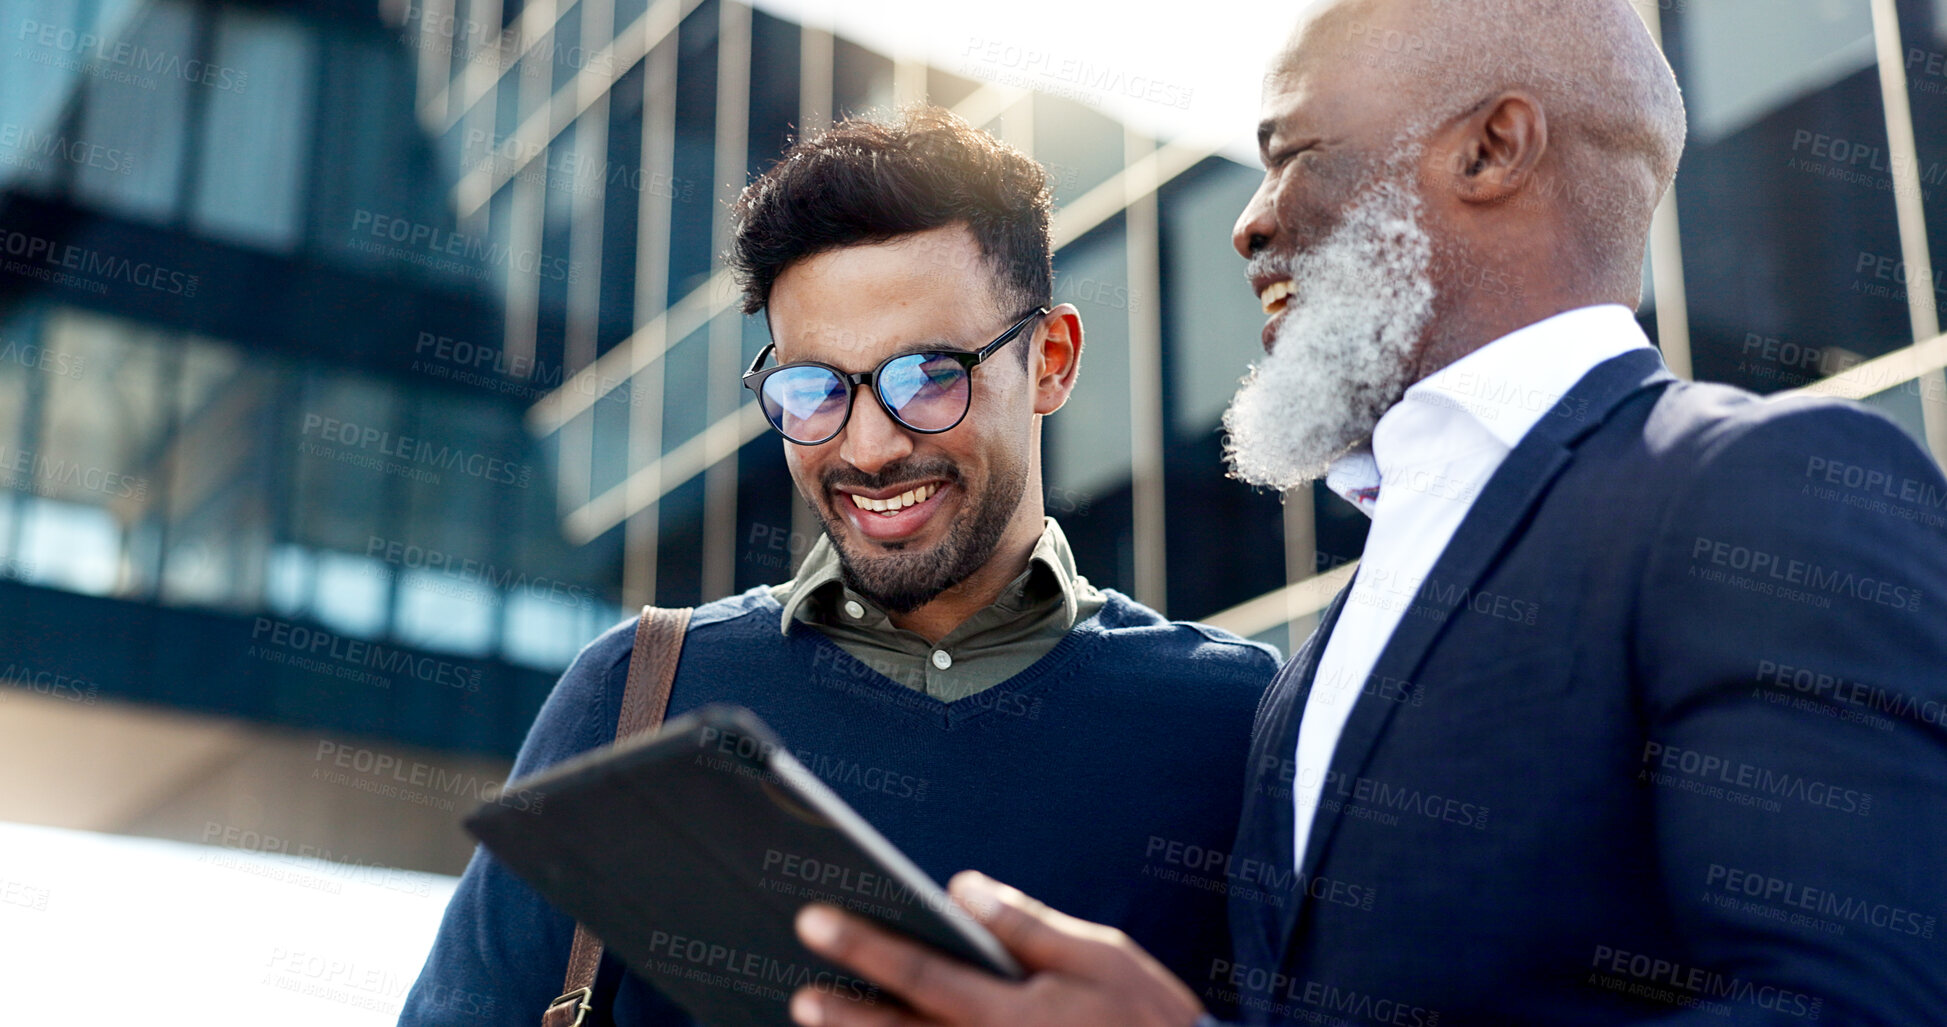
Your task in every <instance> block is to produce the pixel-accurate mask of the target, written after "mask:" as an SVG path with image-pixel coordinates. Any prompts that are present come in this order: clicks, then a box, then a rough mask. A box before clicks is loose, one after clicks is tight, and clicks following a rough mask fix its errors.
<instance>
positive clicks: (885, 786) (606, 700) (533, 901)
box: [399, 588, 1277, 1027]
mask: <svg viewBox="0 0 1947 1027" xmlns="http://www.w3.org/2000/svg"><path fill="white" fill-rule="evenodd" d="M1105 594H1106V595H1107V596H1108V603H1107V605H1105V606H1104V607H1103V608H1102V609H1101V611H1100V612H1098V613H1097V614H1096V615H1095V616H1093V617H1091V618H1089V619H1087V620H1085V621H1083V622H1081V623H1079V624H1077V625H1076V626H1075V627H1074V629H1073V630H1071V631H1070V632H1069V633H1068V635H1067V636H1066V637H1064V638H1063V639H1062V640H1061V641H1060V642H1059V643H1057V644H1056V646H1055V647H1054V649H1052V650H1050V651H1049V652H1048V654H1047V655H1046V656H1043V657H1042V658H1041V659H1040V660H1039V661H1037V662H1036V663H1035V664H1034V665H1033V666H1031V667H1029V668H1028V669H1027V670H1025V671H1023V672H1021V673H1020V674H1018V675H1016V676H1014V677H1013V678H1011V679H1009V680H1007V681H1005V682H1002V683H1001V684H999V685H997V686H995V687H993V688H991V689H988V690H987V691H984V692H981V693H978V694H976V695H973V696H970V697H968V698H965V699H961V700H958V701H955V702H951V703H945V702H941V701H939V700H937V699H934V698H932V697H930V696H927V695H924V694H922V693H919V692H916V691H914V690H912V689H910V688H907V687H906V686H904V685H900V684H898V683H896V682H893V681H891V680H888V679H886V678H885V677H883V676H881V675H879V674H878V673H877V672H875V671H873V670H872V669H871V668H869V667H867V666H866V665H864V664H863V663H860V662H859V661H858V660H856V659H854V658H852V657H851V656H850V655H848V654H846V653H845V651H844V650H842V649H840V648H838V646H836V645H834V644H832V642H831V641H830V640H828V639H827V638H825V636H824V635H822V634H821V633H819V632H818V631H817V630H816V629H814V628H809V627H804V626H800V627H797V628H794V629H793V630H792V632H791V634H790V635H789V636H785V635H783V634H781V633H780V632H779V631H778V619H779V616H780V614H781V610H780V609H779V607H778V604H777V602H776V601H775V600H773V599H772V598H771V595H770V592H769V591H768V590H767V589H761V588H760V589H753V590H752V591H750V592H747V593H745V594H743V595H741V596H736V597H733V598H730V599H724V600H720V601H718V602H714V603H711V604H709V605H707V606H703V607H701V608H699V609H698V610H697V611H696V612H695V614H694V616H693V618H692V620H691V622H690V629H689V635H688V637H687V639H686V640H685V642H684V645H683V653H682V659H681V661H680V662H679V664H678V667H677V676H676V686H675V690H674V692H673V694H672V696H671V698H670V704H669V713H670V715H671V716H675V715H676V714H679V713H682V712H684V711H686V710H690V709H694V708H696V707H698V706H701V705H703V704H705V703H709V702H730V703H737V704H739V705H743V706H747V707H749V708H751V709H752V710H754V711H756V713H757V715H758V716H760V717H762V718H763V719H764V720H765V721H766V722H767V723H769V724H770V726H771V727H772V728H773V729H775V730H776V731H777V733H778V734H779V735H780V736H781V737H782V738H783V739H784V741H785V743H786V744H787V745H788V746H789V747H790V748H791V749H792V750H793V751H794V753H795V754H796V755H797V757H798V759H799V760H801V761H802V762H803V763H804V764H805V766H806V767H808V768H810V769H811V771H812V772H813V773H815V774H817V775H818V776H819V777H820V778H822V779H823V780H824V781H825V782H826V783H827V784H829V785H830V786H831V787H832V788H833V790H835V791H836V792H837V793H838V794H839V795H840V796H842V797H843V798H844V799H845V801H846V802H848V803H850V804H852V806H853V807H854V808H856V809H857V810H858V811H859V813H860V814H862V815H863V816H864V817H865V818H866V819H867V820H869V821H871V822H872V824H873V825H874V826H875V827H877V828H878V829H879V830H880V831H881V832H882V833H884V834H885V836H886V837H887V838H888V839H890V840H891V841H892V843H893V844H895V845H897V846H898V847H899V848H900V849H902V850H903V851H904V852H905V853H906V854H907V855H908V856H910V857H912V859H913V861H914V862H915V863H917V864H919V866H920V868H921V869H923V870H925V871H926V872H927V873H928V874H930V875H932V876H933V877H934V878H935V879H937V880H940V881H945V880H946V879H947V878H948V877H950V876H952V875H953V874H954V873H956V872H958V871H960V870H964V869H975V870H980V871H983V872H985V873H988V874H990V875H992V876H994V877H996V878H998V879H1000V880H1002V881H1005V882H1007V883H1009V884H1012V885H1015V886H1016V887H1019V888H1020V889H1022V890H1023V891H1025V892H1027V893H1028V894H1029V895H1032V896H1034V897H1036V898H1038V899H1041V900H1043V901H1045V902H1047V903H1049V904H1050V905H1052V906H1054V907H1055V908H1056V909H1060V910H1063V911H1064V912H1068V913H1072V914H1074V915H1076V916H1080V917H1083V918H1085V919H1089V920H1094V921H1098V922H1101V923H1106V924H1112V925H1114V926H1116V927H1120V928H1121V929H1122V930H1124V931H1126V932H1128V933H1129V934H1130V935H1131V936H1132V937H1134V938H1135V940H1136V941H1138V942H1140V943H1141V944H1142V945H1143V947H1145V948H1147V949H1148V950H1149V951H1150V952H1152V953H1154V954H1155V955H1156V957H1157V958H1158V959H1160V960H1162V962H1163V963H1164V964H1165V965H1166V966H1168V967H1169V968H1170V969H1171V970H1173V971H1175V972H1176V973H1177V974H1178V975H1179V976H1181V977H1183V978H1185V979H1186V980H1188V981H1190V982H1191V984H1192V987H1197V985H1198V982H1201V981H1203V980H1204V979H1206V978H1207V977H1208V976H1209V974H1210V973H1211V972H1212V962H1213V960H1226V959H1228V957H1229V953H1230V942H1229V938H1228V933H1227V928H1226V921H1225V887H1226V882H1225V876H1224V875H1225V871H1226V864H1227V862H1228V859H1227V853H1228V850H1229V848H1230V845H1231V842H1232V841H1233V839H1234V838H1235V836H1236V832H1237V821H1238V815H1239V808H1240V806H1241V804H1242V783H1243V774H1244V769H1245V768H1244V756H1245V752H1246V749H1247V748H1248V745H1249V742H1250V732H1251V721H1252V716H1253V714H1254V712H1255V710H1256V707H1257V702H1258V698H1259V696H1260V695H1261V694H1262V693H1263V691H1264V689H1265V686H1266V684H1267V683H1268V682H1269V681H1270V679H1271V677H1272V675H1273V674H1274V673H1275V672H1276V670H1277V655H1276V653H1275V651H1273V650H1271V649H1270V648H1268V647H1265V646H1261V645H1257V644H1255V643H1251V642H1246V641H1243V640H1241V639H1239V638H1237V637H1236V636H1234V635H1231V634H1228V633H1226V632H1222V631H1218V630H1216V629H1214V628H1209V627H1205V626H1202V625H1196V624H1187V623H1181V622H1171V621H1167V620H1164V619H1163V618H1162V616H1161V615H1159V614H1157V613H1156V612H1155V611H1153V610H1150V609H1148V608H1147V607H1144V606H1142V605H1140V604H1138V603H1136V602H1135V601H1133V600H1131V599H1129V598H1128V597H1126V596H1123V595H1121V594H1119V593H1116V592H1113V591H1107V590H1105ZM634 639H635V623H634V621H629V622H626V623H623V624H620V625H617V626H616V627H615V628H613V629H611V630H609V631H608V632H607V633H606V634H604V635H602V637H600V638H598V639H596V640H595V641H594V642H592V643H590V644H589V645H588V647H587V648H586V649H584V650H582V652H581V655H580V656H578V657H576V659H575V662H574V664H573V665H572V666H570V667H569V668H568V670H567V672H566V673H565V674H564V675H562V678H561V681H560V683H559V684H557V685H556V686H555V688H554V691H553V693H552V694H551V695H550V696H549V697H548V700H547V703H546V704H545V705H544V706H543V707H542V709H541V713H540V715H539V716H538V717H537V718H536V719H535V722H534V726H533V728H532V729H531V730H530V731H529V734H528V737H527V741H526V743H525V744H524V745H523V746H522V747H521V752H520V756H519V758H518V759H517V760H516V762H515V764H514V775H515V776H516V777H518V776H521V775H526V774H532V773H534V772H536V771H538V770H541V769H542V768H544V767H547V766H550V765H552V764H555V763H559V762H561V761H562V760H564V759H566V758H568V757H570V756H573V755H575V754H577V753H580V752H584V751H586V750H589V749H592V748H595V747H597V746H600V745H605V744H607V743H609V742H610V741H612V740H613V738H614V734H615V717H616V708H617V705H618V704H619V703H620V702H621V698H622V688H623V684H624V682H625V680H626V677H627V672H628V660H629V651H630V649H631V647H632V646H633V644H634ZM573 933H574V924H573V922H572V921H571V920H570V919H569V918H568V917H567V916H566V915H564V914H561V913H558V912H556V911H555V910H554V909H553V908H552V907H550V906H549V905H548V904H547V902H546V901H545V900H544V899H542V898H541V897H540V896H539V895H538V894H536V893H535V892H534V891H533V890H532V889H530V888H528V887H527V885H526V884H524V883H522V882H521V881H520V880H518V879H517V878H515V877H514V876H513V875H512V874H511V873H510V872H509V871H508V870H507V869H506V868H505V867H504V866H502V865H501V864H500V863H499V862H498V861H496V860H495V859H494V858H493V857H492V856H490V855H488V854H487V853H486V852H485V851H476V852H475V853H474V856H473V860H472V862H471V863H469V864H468V865H467V868H466V872H465V874H464V875H463V876H462V877H461V878H460V883H459V887H458V890H457V891H455V892H454V894H453V900H452V903H451V904H450V905H449V906H448V907H447V910H446V918H445V921H444V922H443V923H442V924H441V926H440V931H439V936H438V938H437V940H436V941H435V942H434V945H433V950H432V953H431V954H430V955H429V956H428V958H427V960H426V967H425V969H424V970H423V971H422V972H421V974H420V977H419V980H418V983H417V984H415V985H414V987H413V989H412V992H411V994H410V995H409V996H408V997H407V1000H406V1006H405V1011H404V1013H403V1015H402V1016H401V1018H400V1021H399V1022H400V1024H401V1025H410V1027H426V1025H434V1024H482V1023H504V1024H519V1025H522V1027H529V1025H532V1024H534V1023H536V1022H538V1021H539V1019H540V1015H541V1011H542V1010H543V1009H544V1008H545V1007H546V1006H547V1004H548V1001H549V1000H551V999H553V998H554V997H555V996H556V995H557V994H559V993H560V992H561V984H562V975H563V974H564V972H565V971H566V969H567V963H568V945H569V941H570V939H571V938H572V937H573ZM1199 990H1201V989H1199ZM597 994H598V996H599V995H604V994H606V995H610V996H613V998H612V1006H611V1004H610V1003H607V1002H602V1001H600V1000H599V999H598V1002H597V1005H598V1006H600V1007H602V1009H603V1011H604V1012H606V1011H607V1010H608V1009H610V1008H612V1010H613V1015H614V1018H615V1022H616V1023H617V1024H623V1025H634V1024H686V1023H688V1022H689V1021H688V1019H687V1017H685V1016H683V1015H682V1014H681V1013H680V1011H678V1010H676V1008H675V1007H674V1006H673V1005H672V1004H671V1003H669V1001H668V1000H667V999H664V998H663V997H662V996H660V995H659V994H657V993H656V992H655V990H654V989H653V988H651V987H650V986H648V985H646V984H644V983H642V982H641V981H639V980H637V979H636V978H635V977H633V976H631V975H628V974H625V973H623V972H622V970H621V968H620V966H619V964H617V963H616V962H615V960H614V959H613V957H612V956H605V957H604V959H603V970H602V974H601V976H600V977H599V979H598V982H597Z"/></svg>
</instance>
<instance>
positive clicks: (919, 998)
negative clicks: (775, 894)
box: [797, 904, 1011, 1023]
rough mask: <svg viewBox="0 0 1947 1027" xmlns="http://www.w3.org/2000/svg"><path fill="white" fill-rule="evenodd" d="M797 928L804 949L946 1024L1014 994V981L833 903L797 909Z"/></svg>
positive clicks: (994, 1006) (991, 1007) (967, 1018)
mask: <svg viewBox="0 0 1947 1027" xmlns="http://www.w3.org/2000/svg"><path fill="white" fill-rule="evenodd" d="M797 927H798V938H799V939H800V940H801V941H803V942H804V943H805V947H806V948H809V949H810V950H811V951H813V952H816V953H818V954H819V955H821V956H824V957H825V958H826V959H830V960H832V961H833V962H836V963H842V964H844V965H845V966H848V967H850V968H852V970H854V971H856V972H857V973H858V974H860V975H861V976H863V977H864V978H865V979H866V980H869V981H871V982H873V983H874V984H877V985H879V986H880V987H881V988H884V989H885V990H887V991H889V992H891V993H893V994H894V995H897V996H899V997H900V998H902V999H904V1000H905V1001H906V1003H907V1004H908V1005H910V1006H912V1007H913V1008H914V1009H915V1010H917V1011H918V1012H919V1013H921V1014H923V1015H924V1016H928V1017H932V1018H933V1019H936V1020H940V1021H942V1022H945V1023H967V1022H971V1021H973V1020H976V1019H984V1018H985V1017H982V1016H978V1015H976V1013H977V1012H992V1011H995V1010H999V1009H1001V1008H1002V1007H1004V1006H1005V1005H1007V1004H1008V1002H1009V1000H1010V998H1011V996H1010V994H1009V988H1010V985H1009V984H1008V983H1007V982H1005V981H1002V980H1001V979H1000V978H998V977H995V976H993V975H992V974H989V973H987V972H985V971H982V970H976V969H974V968H972V967H970V966H967V965H966V964H964V963H961V962H959V961H957V960H954V959H950V958H948V957H946V956H942V955H940V954H938V953H936V952H934V951H933V950H932V949H930V948H927V947H926V946H924V945H921V944H919V943H918V942H914V941H908V940H907V939H905V938H902V937H900V936H898V935H896V934H893V933H891V932H889V931H886V930H883V929H881V928H879V927H876V926H874V925H873V924H871V923H868V922H866V921H864V920H861V919H859V918H858V917H854V916H849V915H847V914H844V913H841V912H839V911H838V910H836V909H833V908H832V907H830V906H824V905H817V904H814V905H809V906H806V907H805V908H803V909H801V910H799V911H798V920H797Z"/></svg>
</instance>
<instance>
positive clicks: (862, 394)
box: [838, 386, 913, 474]
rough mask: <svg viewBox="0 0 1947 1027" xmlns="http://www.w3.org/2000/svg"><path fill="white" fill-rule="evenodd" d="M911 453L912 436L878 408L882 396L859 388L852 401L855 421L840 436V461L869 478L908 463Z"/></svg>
mask: <svg viewBox="0 0 1947 1027" xmlns="http://www.w3.org/2000/svg"><path fill="white" fill-rule="evenodd" d="M912 451H913V437H912V435H910V434H908V433H907V431H906V429H905V428H903V427H901V426H900V424H899V422H898V421H895V420H893V419H892V415H890V414H888V413H886V408H885V407H883V406H880V405H879V394H878V393H876V392H874V391H872V389H870V388H867V387H863V386H862V387H860V388H859V390H858V393H857V395H855V396H853V397H852V419H851V420H850V421H848V422H846V424H845V430H844V432H842V433H841V434H840V436H839V443H838V457H839V459H841V460H843V461H845V462H846V463H848V464H851V465H852V466H853V467H856V468H858V469H859V470H861V471H864V472H865V473H867V474H877V473H879V469H880V468H882V467H885V466H887V465H888V464H891V463H893V462H895V461H898V460H903V459H905V458H906V457H907V456H908V455H910V454H911V453H912Z"/></svg>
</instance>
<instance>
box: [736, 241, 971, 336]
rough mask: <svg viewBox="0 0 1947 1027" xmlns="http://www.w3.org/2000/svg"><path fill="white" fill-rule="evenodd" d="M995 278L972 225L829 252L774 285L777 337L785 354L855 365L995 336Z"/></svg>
mask: <svg viewBox="0 0 1947 1027" xmlns="http://www.w3.org/2000/svg"><path fill="white" fill-rule="evenodd" d="M995 310H996V303H995V300H994V280H993V272H992V270H991V266H990V265H989V264H988V262H987V260H986V258H985V257H984V256H982V254H981V251H980V244H979V242H977V241H976V240H975V239H974V236H973V233H972V232H971V231H970V230H968V229H967V228H966V226H964V225H952V226H948V227H945V228H936V229H931V230H928V231H925V232H914V233H912V234H910V235H903V236H899V237H897V238H895V239H890V240H887V241H884V242H875V243H866V244H862V245H858V246H846V247H842V248H840V249H836V250H827V251H826V252H824V253H820V254H817V255H816V256H812V257H807V258H805V259H804V260H801V261H799V262H797V263H796V264H793V265H791V266H790V267H789V268H786V269H785V270H784V272H783V273H782V274H780V275H779V276H778V278H777V281H776V282H775V283H774V284H773V285H772V287H771V299H770V306H769V313H770V323H771V336H772V338H773V339H774V340H775V341H776V342H777V347H778V356H779V358H780V359H781V360H822V361H825V362H827V363H832V364H838V365H841V366H847V367H850V366H851V365H854V364H859V365H861V367H863V366H865V365H869V364H870V363H872V362H873V361H874V360H875V359H878V358H882V357H884V356H886V355H889V354H891V353H895V352H898V351H900V350H903V349H908V348H912V347H915V346H923V345H929V344H947V345H951V346H954V347H961V346H969V345H977V344H978V343H980V342H984V341H986V340H985V339H984V338H983V339H974V338H972V336H973V335H976V334H978V333H979V331H980V330H981V329H983V328H986V327H990V324H989V323H990V322H992V321H993V320H994V316H995V315H994V312H995Z"/></svg>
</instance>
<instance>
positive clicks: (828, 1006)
mask: <svg viewBox="0 0 1947 1027" xmlns="http://www.w3.org/2000/svg"><path fill="white" fill-rule="evenodd" d="M791 1019H792V1021H793V1022H795V1023H797V1024H798V1025H799V1027H938V1024H937V1023H935V1021H932V1020H922V1019H920V1018H919V1017H916V1016H913V1015H912V1014H910V1013H908V1012H906V1011H905V1010H903V1009H899V1008H897V1007H895V1006H894V1005H892V1004H891V1003H890V1002H878V1003H867V1002H862V1001H859V1000H857V999H851V998H843V997H840V996H838V995H834V994H832V993H830V992H827V991H820V990H818V989H817V988H815V987H811V986H806V987H803V988H799V989H798V990H797V992H796V993H795V994H793V995H792V996H791Z"/></svg>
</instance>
